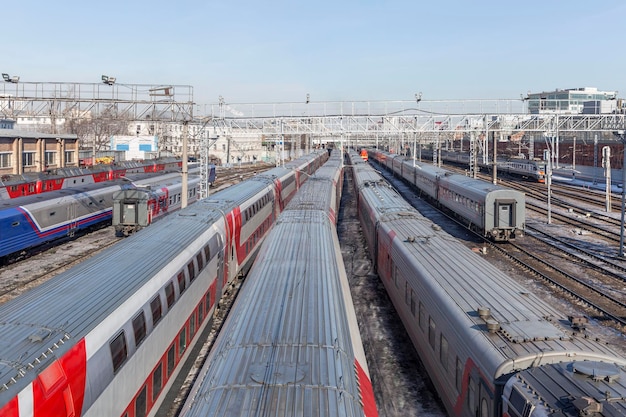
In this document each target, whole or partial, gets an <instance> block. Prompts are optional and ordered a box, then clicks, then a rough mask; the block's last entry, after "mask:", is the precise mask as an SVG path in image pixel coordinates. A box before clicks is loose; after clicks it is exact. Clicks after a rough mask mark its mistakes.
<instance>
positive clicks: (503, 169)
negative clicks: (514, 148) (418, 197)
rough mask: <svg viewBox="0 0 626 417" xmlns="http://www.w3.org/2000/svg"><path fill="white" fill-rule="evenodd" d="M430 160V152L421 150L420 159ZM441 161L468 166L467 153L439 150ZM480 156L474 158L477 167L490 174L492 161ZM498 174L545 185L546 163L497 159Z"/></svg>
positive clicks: (489, 158) (531, 160)
mask: <svg viewBox="0 0 626 417" xmlns="http://www.w3.org/2000/svg"><path fill="white" fill-rule="evenodd" d="M424 157H426V158H427V159H432V151H429V150H422V159H423V158H424ZM441 160H442V161H443V162H446V163H451V164H455V165H459V166H464V167H468V166H469V160H470V157H469V152H458V151H450V150H441ZM484 160H485V158H484V157H483V155H482V154H480V153H479V154H478V155H477V157H476V161H477V165H478V167H479V168H480V169H482V170H484V171H485V172H491V170H492V169H493V159H492V158H491V157H488V158H487V159H486V160H487V162H486V163H484V162H483V161H484ZM497 165H498V174H499V175H507V176H509V177H516V178H521V179H524V180H528V181H533V182H539V183H545V182H546V161H544V160H541V159H523V158H498V159H497Z"/></svg>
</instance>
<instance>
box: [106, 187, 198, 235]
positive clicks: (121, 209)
mask: <svg viewBox="0 0 626 417" xmlns="http://www.w3.org/2000/svg"><path fill="white" fill-rule="evenodd" d="M182 191H183V185H182V179H181V178H180V176H179V177H177V178H173V179H171V180H169V181H166V182H164V183H161V184H151V185H146V186H144V187H133V188H126V189H121V190H119V191H116V192H114V193H113V215H112V217H113V220H112V222H113V228H114V229H115V235H116V236H118V237H128V236H129V235H130V234H132V233H135V232H138V231H139V230H141V229H143V228H144V227H147V226H149V225H150V224H151V223H152V222H154V221H156V220H157V219H159V218H160V217H161V216H164V215H166V214H168V213H172V212H174V211H176V210H179V209H180V208H181V207H182ZM199 198H200V177H198V176H193V177H189V178H188V180H187V204H193V203H194V202H196V201H198V199H199Z"/></svg>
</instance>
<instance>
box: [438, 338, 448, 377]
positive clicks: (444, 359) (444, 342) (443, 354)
mask: <svg viewBox="0 0 626 417" xmlns="http://www.w3.org/2000/svg"><path fill="white" fill-rule="evenodd" d="M440 342H441V347H440V350H439V362H441V365H443V369H445V370H446V371H447V370H448V339H446V338H445V336H444V335H443V334H442V335H441V340H440Z"/></svg>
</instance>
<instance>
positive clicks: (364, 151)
mask: <svg viewBox="0 0 626 417" xmlns="http://www.w3.org/2000/svg"><path fill="white" fill-rule="evenodd" d="M360 155H361V159H362V160H364V161H366V162H367V159H368V158H369V154H368V152H367V149H365V148H363V149H361V153H360Z"/></svg>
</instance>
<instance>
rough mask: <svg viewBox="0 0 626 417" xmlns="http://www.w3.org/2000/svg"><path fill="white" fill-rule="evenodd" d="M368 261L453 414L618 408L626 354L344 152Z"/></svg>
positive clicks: (508, 416) (582, 412)
mask: <svg viewBox="0 0 626 417" xmlns="http://www.w3.org/2000/svg"><path fill="white" fill-rule="evenodd" d="M350 158H351V161H352V162H351V165H352V175H353V176H354V187H355V189H356V190H357V192H358V202H357V209H358V216H359V220H360V222H361V225H362V230H363V233H364V235H365V240H366V242H367V245H368V248H369V250H370V254H371V257H372V262H373V264H374V267H375V269H376V271H377V272H378V275H379V277H380V280H381V281H382V283H383V285H384V287H385V289H386V291H387V293H388V294H389V297H390V299H391V301H392V303H393V305H394V307H395V310H396V312H397V313H398V316H399V318H400V320H401V321H402V323H403V324H404V327H405V329H406V331H407V334H408V336H409V338H410V340H411V342H412V344H413V345H414V346H415V349H416V351H417V353H418V355H419V356H420V359H421V361H422V362H423V364H424V367H425V369H426V371H427V373H428V375H429V377H430V380H431V381H432V383H433V386H434V387H435V389H436V391H437V393H438V395H439V397H440V399H441V401H442V403H443V405H444V407H445V409H446V412H447V414H448V415H449V416H451V417H476V416H480V417H546V416H553V417H555V416H561V417H563V416H615V417H617V416H623V415H624V414H625V412H626V384H624V381H626V358H624V357H623V356H621V355H620V354H619V353H617V352H615V351H614V350H613V349H612V347H611V346H609V345H608V344H606V343H603V342H601V341H600V340H599V339H597V338H596V337H593V336H591V335H590V334H588V333H587V332H586V330H584V329H582V328H581V327H584V326H581V323H584V321H585V320H586V318H585V317H582V316H569V317H566V316H564V315H563V314H562V313H560V312H559V311H558V310H556V309H555V308H554V307H553V306H552V305H550V304H549V303H548V302H546V301H545V300H543V299H541V298H540V297H538V296H537V295H535V294H533V293H532V292H529V291H528V290H527V289H526V288H524V287H523V286H521V285H520V284H519V283H517V282H516V281H515V280H513V279H512V278H511V277H510V276H508V275H506V274H505V273H503V272H502V271H500V270H499V269H497V268H496V267H494V266H493V265H492V264H490V263H489V262H488V261H487V260H485V259H484V258H482V257H481V255H479V254H478V253H476V252H474V251H472V250H471V249H469V248H468V247H467V246H465V245H464V244H463V243H462V242H460V241H458V240H457V239H455V238H453V237H452V236H450V235H449V234H447V233H446V232H445V231H443V230H442V229H441V227H439V226H437V225H436V224H434V223H432V222H431V221H430V220H428V219H427V218H425V217H423V216H422V215H420V214H419V212H418V211H417V210H415V209H414V208H413V207H411V206H410V205H409V204H408V203H407V202H406V201H404V199H402V197H400V196H399V195H398V193H397V192H396V191H395V190H394V189H393V188H392V187H391V186H390V185H389V184H387V183H386V182H384V181H383V180H382V178H381V177H380V175H379V174H378V173H377V172H375V171H374V170H373V168H372V167H371V166H370V165H368V164H364V163H358V162H357V163H356V164H355V163H354V161H358V160H359V159H360V158H359V155H358V154H357V153H356V152H353V153H351V154H350Z"/></svg>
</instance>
